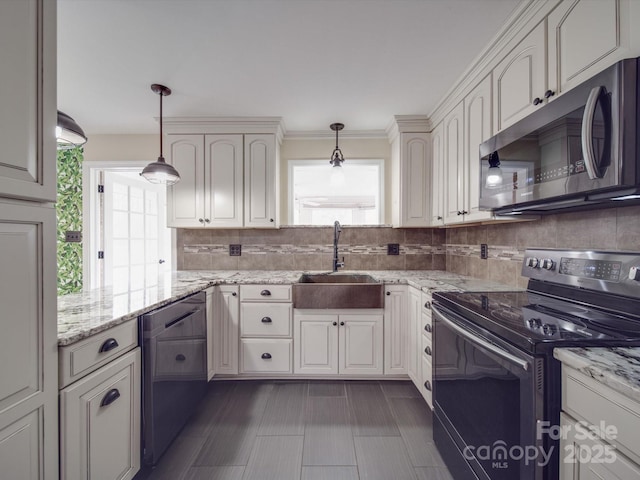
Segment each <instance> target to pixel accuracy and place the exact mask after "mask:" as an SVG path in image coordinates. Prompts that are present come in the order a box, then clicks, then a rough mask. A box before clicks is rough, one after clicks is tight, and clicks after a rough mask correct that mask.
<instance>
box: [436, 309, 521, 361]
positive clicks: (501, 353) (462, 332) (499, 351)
mask: <svg viewBox="0 0 640 480" xmlns="http://www.w3.org/2000/svg"><path fill="white" fill-rule="evenodd" d="M431 310H432V311H433V313H435V315H436V317H437V318H438V319H439V320H441V321H443V322H444V323H446V324H447V326H449V327H451V328H452V329H454V330H455V331H456V332H458V333H459V334H460V335H462V336H463V337H464V338H466V339H467V340H469V341H470V342H472V343H475V344H477V345H480V346H481V347H482V348H486V349H487V350H489V351H490V352H492V353H495V354H496V355H498V356H499V357H502V358H504V359H505V360H508V361H509V362H511V363H515V364H516V365H518V366H519V367H520V368H522V369H523V370H529V362H527V361H525V360H522V359H521V358H518V357H516V356H515V355H512V354H510V353H509V352H506V351H504V350H502V349H501V348H500V347H497V346H496V345H494V344H493V343H491V342H488V341H487V340H484V339H483V338H481V337H477V336H475V335H474V334H473V333H472V332H470V331H469V330H467V329H466V328H462V327H461V326H460V325H458V324H457V323H455V322H453V321H451V320H449V319H448V318H447V317H445V316H444V313H442V312H441V311H440V310H439V309H438V308H437V307H436V306H435V305H434V304H431Z"/></svg>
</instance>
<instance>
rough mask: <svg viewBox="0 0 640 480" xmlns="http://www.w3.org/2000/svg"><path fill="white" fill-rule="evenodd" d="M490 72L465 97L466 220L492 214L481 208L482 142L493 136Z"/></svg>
mask: <svg viewBox="0 0 640 480" xmlns="http://www.w3.org/2000/svg"><path fill="white" fill-rule="evenodd" d="M491 108H492V105H491V75H488V76H487V77H486V78H485V79H484V80H483V81H482V82H480V84H479V85H478V86H477V87H476V88H474V89H473V91H471V93H469V95H467V96H466V97H465V99H464V127H465V128H464V167H463V171H464V172H465V175H464V185H463V197H464V202H463V205H464V211H465V212H467V213H465V214H464V220H465V221H478V220H486V219H488V218H491V212H485V211H480V144H481V143H482V142H484V141H485V140H487V139H489V138H490V137H491Z"/></svg>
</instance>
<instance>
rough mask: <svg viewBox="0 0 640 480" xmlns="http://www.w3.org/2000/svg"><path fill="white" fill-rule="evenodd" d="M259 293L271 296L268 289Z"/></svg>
mask: <svg viewBox="0 0 640 480" xmlns="http://www.w3.org/2000/svg"><path fill="white" fill-rule="evenodd" d="M260 295H262V296H263V297H270V296H271V292H270V291H269V290H262V291H261V292H260Z"/></svg>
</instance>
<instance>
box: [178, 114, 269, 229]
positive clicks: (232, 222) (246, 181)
mask: <svg viewBox="0 0 640 480" xmlns="http://www.w3.org/2000/svg"><path fill="white" fill-rule="evenodd" d="M169 123H170V124H171V121H170V122H169ZM185 125H186V124H183V123H181V124H180V125H179V126H180V127H181V128H180V129H182V130H189V128H188V127H185ZM172 126H173V127H174V128H175V129H178V128H176V127H175V125H172ZM180 129H178V130H180ZM229 129H233V128H230V127H226V128H221V127H220V125H214V126H212V127H207V126H206V125H197V126H196V127H193V128H191V130H201V131H202V132H206V131H207V130H211V131H224V130H229ZM236 129H237V130H239V128H236ZM278 144H279V139H278V135H277V134H276V133H257V134H245V133H226V132H225V133H211V134H207V133H197V134H192V133H189V134H181V133H175V134H174V133H171V134H170V135H168V136H167V147H168V148H167V150H168V151H169V158H168V162H169V163H171V164H172V165H173V166H174V167H175V168H176V169H177V170H178V172H179V173H180V177H181V180H180V182H178V183H176V184H175V185H172V186H170V187H168V190H167V192H168V199H167V203H168V207H167V225H168V226H169V227H178V228H202V227H204V228H211V227H214V228H215V227H221V228H242V227H251V228H275V227H277V226H278V221H277V212H278V177H279V175H278V163H279V162H278Z"/></svg>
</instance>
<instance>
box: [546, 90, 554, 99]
mask: <svg viewBox="0 0 640 480" xmlns="http://www.w3.org/2000/svg"><path fill="white" fill-rule="evenodd" d="M555 94H556V92H554V91H553V90H547V91H546V92H544V98H550V97H553V96H554V95H555Z"/></svg>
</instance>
